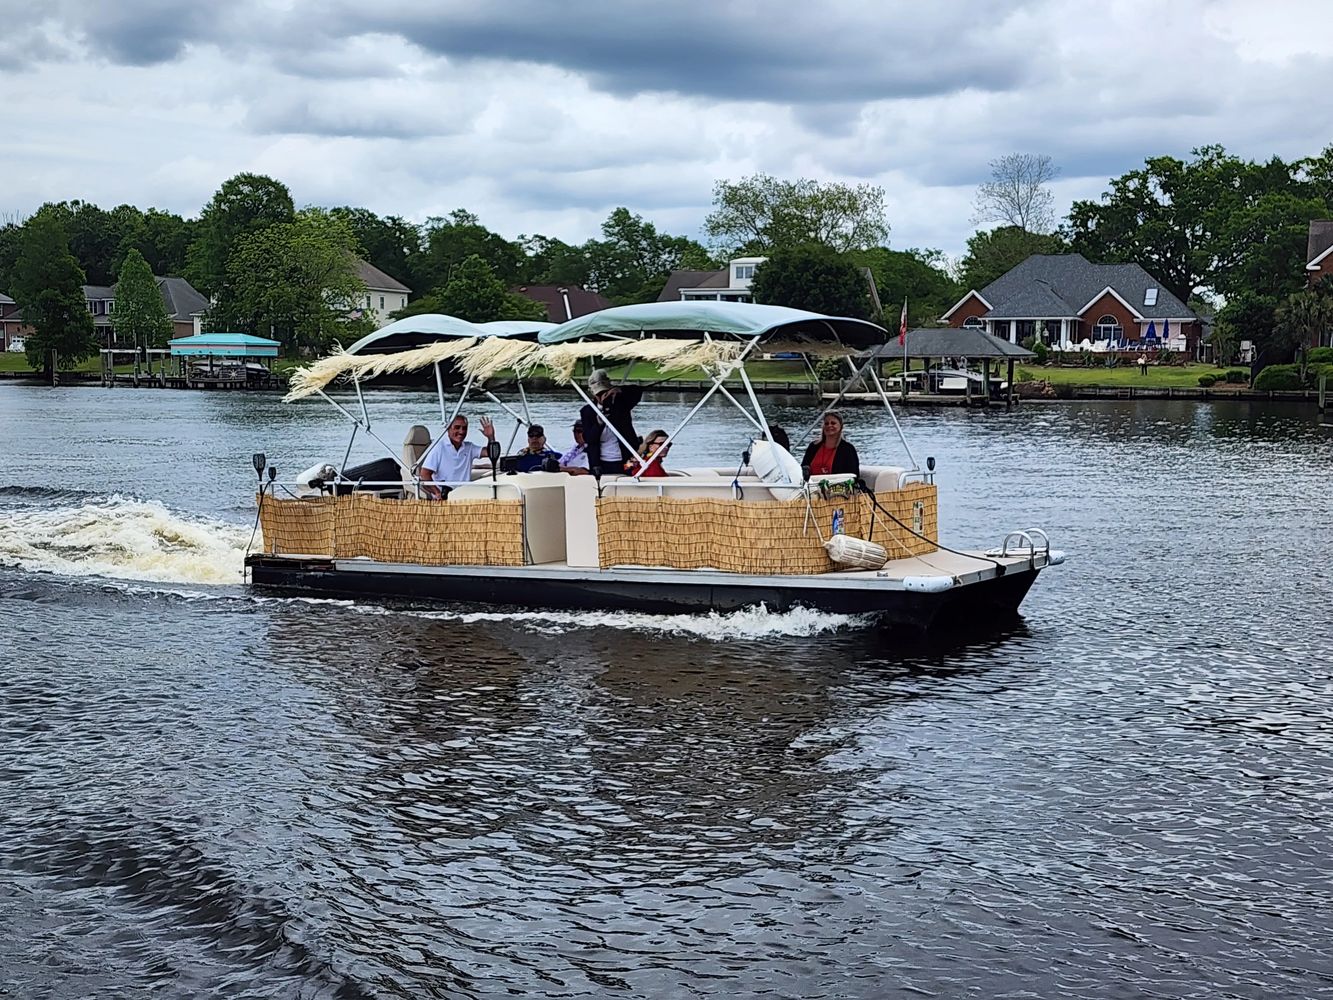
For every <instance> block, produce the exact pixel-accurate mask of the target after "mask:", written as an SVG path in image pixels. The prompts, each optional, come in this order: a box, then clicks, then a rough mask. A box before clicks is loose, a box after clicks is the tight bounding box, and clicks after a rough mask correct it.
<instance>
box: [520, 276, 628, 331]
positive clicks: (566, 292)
mask: <svg viewBox="0 0 1333 1000" xmlns="http://www.w3.org/2000/svg"><path fill="white" fill-rule="evenodd" d="M510 290H511V291H512V292H513V293H514V294H515V295H522V296H523V297H524V298H525V299H531V300H532V301H533V302H539V303H541V305H542V306H543V307H544V308H545V309H546V319H547V320H548V321H549V322H551V323H564V322H565V321H566V320H571V319H578V318H579V317H580V316H587V315H588V314H589V313H595V312H601V311H602V310H603V309H610V308H611V300H610V299H608V298H607V297H606V296H605V295H599V294H597V293H596V292H590V291H588V290H587V289H586V288H580V287H579V286H578V285H520V286H518V287H517V288H513V289H510Z"/></svg>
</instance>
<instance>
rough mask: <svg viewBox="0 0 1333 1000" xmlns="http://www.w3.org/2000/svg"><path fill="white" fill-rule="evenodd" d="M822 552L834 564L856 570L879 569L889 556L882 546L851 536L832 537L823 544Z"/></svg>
mask: <svg viewBox="0 0 1333 1000" xmlns="http://www.w3.org/2000/svg"><path fill="white" fill-rule="evenodd" d="M824 551H826V552H827V553H828V557H829V558H830V559H832V560H833V561H834V562H835V563H838V564H839V565H841V566H853V567H855V568H856V569H879V568H880V567H881V566H883V565H884V564H885V563H886V562H888V561H889V554H888V552H886V551H885V550H884V546H883V545H878V544H876V543H875V542H867V541H866V540H865V539H863V538H853V537H852V536H851V535H842V534H837V535H834V536H833V537H832V538H830V539H829V540H828V541H827V542H825V543H824Z"/></svg>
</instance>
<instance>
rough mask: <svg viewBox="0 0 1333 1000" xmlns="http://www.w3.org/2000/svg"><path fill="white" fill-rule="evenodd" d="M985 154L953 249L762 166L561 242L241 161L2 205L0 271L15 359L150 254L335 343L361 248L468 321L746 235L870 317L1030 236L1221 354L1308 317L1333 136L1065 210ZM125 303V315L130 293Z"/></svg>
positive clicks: (354, 316) (423, 304) (1175, 167)
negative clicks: (669, 222)
mask: <svg viewBox="0 0 1333 1000" xmlns="http://www.w3.org/2000/svg"><path fill="white" fill-rule="evenodd" d="M990 167H991V177H990V180H989V181H987V182H986V183H984V184H982V185H981V186H980V187H979V189H978V191H977V200H976V214H975V216H974V218H973V223H974V224H975V225H978V226H979V228H978V229H977V231H976V232H975V233H974V234H973V236H971V237H970V238H969V239H968V241H967V249H966V252H965V253H964V254H963V256H962V257H961V258H960V259H959V260H957V261H950V260H948V259H947V258H946V257H945V255H944V254H943V253H942V252H940V251H939V250H934V249H928V248H927V249H921V248H911V249H907V250H894V249H890V248H889V246H888V242H889V235H890V226H889V223H888V220H887V217H886V210H885V192H884V190H883V188H881V187H878V186H876V185H870V184H859V185H848V184H841V183H836V182H819V181H814V180H808V179H798V180H786V179H781V178H776V177H772V176H769V175H766V174H757V175H754V176H751V177H746V178H742V179H741V180H738V181H731V180H720V181H718V182H716V184H715V186H714V190H713V204H712V209H711V211H710V212H709V213H708V215H707V217H706V218H705V219H704V222H703V226H702V230H703V233H704V235H705V236H706V238H707V241H708V242H707V244H705V243H701V242H699V241H697V240H695V239H693V238H690V237H687V236H678V235H672V234H669V233H666V232H663V231H661V230H660V229H659V228H658V227H657V226H656V225H655V224H654V223H653V222H651V221H649V220H646V219H644V218H643V217H642V216H641V215H638V214H636V213H633V212H631V211H630V210H629V209H628V208H625V207H618V208H616V209H614V210H613V211H612V212H611V213H610V214H609V215H608V217H607V218H606V220H605V221H604V222H603V223H602V225H601V230H600V234H599V235H598V236H596V237H593V238H590V239H588V240H586V241H584V242H583V243H580V244H573V243H566V242H564V241H562V240H559V239H556V238H554V237H549V236H544V235H541V234H534V235H526V234H525V235H520V236H518V237H516V238H514V239H509V238H506V237H504V236H502V235H501V234H499V233H497V232H495V231H493V230H491V229H489V228H488V227H486V226H485V225H484V224H483V223H482V221H481V220H480V219H479V218H478V217H477V216H476V215H475V214H473V213H471V212H469V211H467V210H465V209H461V208H460V209H457V210H455V211H453V212H450V213H449V214H448V215H446V216H441V217H433V218H429V219H427V220H426V221H425V222H424V223H420V224H418V223H413V222H409V221H407V220H406V219H404V218H402V217H400V216H395V215H388V216H380V215H377V214H376V213H374V212H372V211H370V210H369V209H365V208H357V207H351V206H340V207H334V208H318V207H307V208H302V209H297V208H296V206H295V203H294V201H293V199H292V195H291V192H290V191H289V190H288V189H287V187H286V185H284V184H283V183H282V182H281V181H279V180H276V179H274V178H271V177H266V176H263V175H260V174H252V173H242V174H238V175H236V176H235V177H232V178H230V179H229V180H227V181H226V182H224V183H223V184H222V185H221V187H220V188H219V189H218V190H217V192H216V193H214V195H213V196H212V198H211V199H210V200H209V201H208V203H207V204H206V205H204V206H203V208H202V210H201V211H200V213H199V216H198V218H195V219H187V218H184V217H182V216H180V215H178V214H175V213H172V212H166V211H162V210H160V209H156V208H150V209H148V210H146V211H141V210H140V209H138V208H136V207H134V206H131V205H120V206H117V207H115V208H113V209H110V210H106V209H102V208H99V207H98V206H96V205H93V204H91V203H88V202H82V201H67V202H59V203H49V204H46V205H43V206H42V207H41V208H40V209H38V210H37V211H36V212H35V213H34V214H33V215H32V216H31V217H29V218H27V219H22V220H20V219H11V220H9V221H8V222H6V223H4V224H3V225H0V291H8V292H9V294H11V295H12V296H13V297H14V298H15V299H16V300H17V301H18V302H19V304H20V305H21V306H22V307H23V309H24V315H25V318H27V319H28V321H29V322H30V323H31V325H33V326H34V327H35V328H36V332H35V335H34V337H33V338H32V340H33V341H34V347H33V350H32V351H31V352H30V357H31V358H33V359H40V358H47V357H49V351H50V350H51V349H55V350H57V351H58V352H59V356H60V357H61V359H62V360H64V361H73V360H77V359H78V358H79V357H81V356H84V357H86V356H87V355H88V354H90V353H92V352H93V351H95V350H96V345H95V344H94V343H93V342H92V337H91V324H90V322H85V321H84V319H82V318H80V316H81V315H82V316H83V317H86V310H84V309H83V308H82V294H81V292H80V291H79V289H78V286H79V285H82V284H85V283H86V284H94V285H109V284H112V283H113V282H115V281H117V280H119V281H120V282H121V285H120V287H119V289H118V300H119V299H120V298H121V297H123V296H125V295H126V293H127V289H126V285H125V282H126V280H127V279H129V280H130V288H129V291H130V293H131V298H133V294H134V288H135V285H136V283H137V284H138V285H139V286H142V285H143V276H144V275H145V274H148V275H152V274H157V275H172V274H175V275H182V276H184V277H186V278H187V279H188V280H189V281H190V282H191V283H192V284H193V285H194V286H195V287H196V288H198V289H199V290H200V291H201V292H203V293H204V294H205V295H207V296H209V298H210V301H211V303H212V305H211V307H210V310H209V313H208V316H207V318H206V322H207V324H208V326H209V327H210V328H212V329H218V330H220V329H230V330H237V331H241V332H248V333H255V334H259V335H262V336H272V337H275V338H276V339H278V340H280V341H282V343H283V344H284V347H285V349H286V350H287V351H288V352H289V353H309V352H312V351H318V350H322V349H324V348H326V347H327V346H328V345H329V344H330V343H331V342H332V341H334V340H338V341H341V342H344V343H345V342H348V341H349V339H352V338H355V337H356V336H359V335H360V334H361V333H363V332H365V331H366V329H367V328H368V326H369V324H370V322H371V321H370V319H369V318H368V317H367V315H366V314H365V313H364V312H363V311H361V309H360V308H359V307H360V304H361V303H362V302H363V301H364V294H365V290H364V287H363V286H362V285H361V283H360V281H359V280H358V279H357V277H356V274H355V268H354V255H355V256H360V257H362V258H363V259H365V260H366V261H368V262H369V263H371V264H373V265H374V266H375V267H377V268H379V269H380V270H382V271H384V272H385V273H386V274H389V275H390V276H392V277H394V278H396V279H398V280H399V281H401V282H403V283H404V284H406V285H407V286H408V287H409V288H411V289H412V290H413V291H412V299H411V301H410V303H409V305H408V307H407V309H406V310H404V313H417V312H427V311H440V312H447V313H450V314H453V315H459V316H462V317H463V318H466V319H470V320H473V321H476V322H484V321H486V320H490V319H506V318H514V319H521V318H537V317H538V314H539V312H540V309H541V307H540V306H539V305H538V304H536V303H533V302H532V301H530V300H528V299H526V298H524V297H522V296H519V295H515V294H514V293H513V291H512V289H514V288H516V287H519V286H524V285H579V286H582V287H585V288H588V289H590V290H593V291H597V292H600V293H601V294H603V295H605V296H606V297H607V298H608V299H610V300H611V301H612V302H613V303H616V304H624V303H630V302H643V301H652V300H655V299H656V298H657V296H658V295H659V294H660V292H661V290H662V288H663V287H664V285H665V283H666V281H667V278H668V276H669V275H670V273H671V272H672V271H673V270H677V269H694V270H700V271H704V270H712V269H716V268H720V267H722V266H723V265H724V263H725V261H726V260H728V259H730V258H733V257H736V256H749V255H755V256H764V257H767V258H769V260H768V262H767V263H766V264H763V265H761V266H760V267H759V268H758V270H757V272H756V275H755V284H754V295H755V298H756V299H757V300H759V301H769V302H775V303H779V304H787V305H797V306H801V307H804V308H810V309H815V310H818V311H823V312H831V313H837V314H840V315H854V316H863V317H869V318H879V317H878V316H877V314H876V306H875V303H874V302H873V301H872V300H871V298H870V296H869V294H868V285H867V283H866V281H865V278H864V274H865V271H866V270H868V271H869V272H870V273H871V274H872V275H873V276H874V279H875V285H876V287H877V288H878V291H879V295H880V301H881V304H882V305H883V308H884V310H885V311H886V312H890V313H891V314H892V315H893V316H894V317H895V318H896V314H897V309H898V304H899V303H901V302H903V301H906V302H907V304H908V309H909V322H910V323H912V324H914V325H926V324H929V323H932V322H934V321H936V320H937V319H938V317H939V316H940V315H941V314H942V313H943V312H944V311H945V310H947V309H948V308H949V306H950V305H952V304H953V303H954V302H955V301H957V299H958V298H959V297H961V295H962V294H963V293H964V292H965V291H966V290H967V289H969V288H981V287H984V286H985V285H986V284H989V283H990V282H991V281H993V280H994V279H995V278H997V277H999V276H1000V275H1001V274H1003V273H1004V272H1005V271H1007V270H1009V269H1010V268H1011V267H1013V266H1014V265H1016V264H1018V263H1019V262H1021V261H1022V260H1023V259H1025V258H1026V257H1027V256H1028V255H1030V254H1032V253H1062V252H1071V251H1072V252H1078V253H1082V254H1083V255H1084V256H1086V257H1088V258H1089V259H1090V260H1092V261H1094V262H1102V263H1116V262H1137V263H1140V264H1142V265H1143V266H1144V267H1145V268H1146V269H1147V270H1148V271H1149V272H1151V273H1153V274H1154V275H1155V276H1156V277H1157V278H1158V279H1159V280H1161V281H1162V283H1163V284H1164V286H1165V287H1167V288H1168V289H1170V290H1171V291H1172V292H1173V293H1174V294H1175V295H1176V296H1177V297H1179V298H1180V299H1181V300H1182V301H1186V302H1190V303H1191V304H1192V305H1194V306H1195V307H1196V308H1197V309H1198V310H1200V311H1202V312H1204V313H1205V314H1211V313H1212V312H1213V311H1214V310H1215V311H1216V313H1217V321H1218V322H1217V333H1216V336H1217V340H1218V343H1219V345H1220V347H1221V348H1222V349H1223V350H1224V352H1225V350H1226V349H1227V345H1228V344H1234V342H1235V341H1237V340H1239V339H1242V338H1243V339H1250V340H1255V341H1257V342H1258V343H1259V344H1260V345H1261V347H1266V348H1269V349H1271V350H1274V351H1277V352H1279V353H1280V352H1282V351H1283V350H1286V351H1287V353H1288V354H1289V353H1290V351H1289V348H1290V347H1292V346H1294V344H1295V340H1296V334H1294V333H1293V332H1292V331H1293V328H1294V327H1293V323H1292V322H1290V321H1288V317H1289V316H1290V315H1291V314H1292V313H1293V312H1295V313H1299V314H1301V315H1302V316H1303V317H1304V319H1303V320H1302V322H1303V323H1304V326H1305V327H1306V328H1308V327H1309V326H1310V324H1311V323H1318V322H1322V320H1321V319H1320V316H1321V315H1322V314H1320V312H1319V308H1315V309H1314V314H1313V315H1314V318H1313V319H1311V318H1310V308H1307V306H1308V305H1309V303H1307V302H1305V300H1304V299H1301V298H1300V297H1301V296H1303V295H1307V294H1312V295H1321V294H1323V290H1320V291H1317V292H1315V293H1306V292H1305V291H1304V263H1305V259H1304V255H1305V241H1306V233H1307V228H1308V223H1309V221H1310V220H1311V219H1317V218H1323V217H1326V216H1327V215H1328V210H1329V206H1330V205H1333V146H1330V147H1329V148H1328V149H1326V150H1324V152H1323V153H1322V154H1319V155H1317V156H1312V157H1309V158H1306V159H1298V160H1293V161H1291V162H1284V161H1283V160H1281V159H1279V158H1277V157H1273V158H1271V159H1269V160H1266V161H1252V160H1245V159H1242V158H1240V157H1237V156H1234V155H1232V154H1229V153H1227V152H1226V150H1225V149H1223V148H1222V147H1221V146H1205V147H1201V148H1199V149H1196V150H1194V151H1193V152H1192V153H1191V155H1190V157H1189V158H1187V159H1179V158H1175V157H1169V156H1164V157H1151V158H1149V159H1147V160H1146V161H1145V162H1144V164H1143V166H1141V167H1139V168H1136V169H1134V170H1131V171H1128V172H1127V173H1125V174H1123V175H1121V176H1120V177H1116V178H1113V179H1111V180H1110V182H1109V187H1108V189H1107V190H1106V191H1105V192H1104V193H1103V194H1102V195H1101V197H1099V198H1097V199H1091V200H1081V201H1076V202H1074V203H1073V205H1072V207H1071V209H1070V211H1069V213H1068V214H1067V216H1065V217H1064V218H1063V219H1062V220H1058V221H1057V220H1056V219H1055V217H1054V212H1053V203H1054V198H1053V194H1052V192H1051V188H1050V186H1051V184H1052V182H1053V181H1054V180H1055V178H1056V177H1057V175H1058V168H1057V167H1056V166H1055V165H1054V164H1053V163H1052V161H1051V159H1050V157H1047V156H1043V155H1041V154H1024V153H1016V154H1011V155H1009V156H1006V157H1001V158H999V159H997V160H995V161H993V162H992V163H991V165H990ZM141 265H142V266H141ZM148 280H149V281H150V282H151V277H150V278H149V279H148ZM1293 296H1296V297H1297V300H1298V301H1296V302H1295V303H1294V302H1293V300H1292V297H1293ZM1331 297H1333V296H1331ZM140 298H141V299H145V302H146V297H144V296H142V295H141V296H140ZM76 300H77V302H76ZM129 304H130V302H129V301H128V300H127V303H126V305H127V306H128V305H129ZM76 305H77V307H78V308H76ZM890 306H892V308H890ZM135 308H136V309H138V310H139V311H140V312H144V311H147V312H149V313H151V312H152V310H151V307H150V306H149V305H147V304H143V305H142V306H135ZM1329 308H1330V309H1333V306H1330V307H1329ZM121 310H122V306H121V304H120V302H119V301H118V302H117V313H120V312H121ZM123 322H125V323H130V322H131V318H130V316H129V314H128V313H127V316H126V319H125V320H124V321H123ZM143 324H144V325H143V330H144V333H143V338H144V340H145V342H149V341H151V342H154V343H160V342H161V341H162V340H164V339H165V338H166V337H167V336H169V334H170V324H166V325H165V327H164V326H163V324H162V322H161V317H159V316H155V315H154V316H149V317H147V318H145V319H143ZM136 336H137V334H136Z"/></svg>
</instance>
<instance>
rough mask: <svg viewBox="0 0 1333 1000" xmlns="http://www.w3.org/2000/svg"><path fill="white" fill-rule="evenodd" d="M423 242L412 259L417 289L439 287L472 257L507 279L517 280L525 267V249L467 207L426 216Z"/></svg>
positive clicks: (500, 277) (506, 281)
mask: <svg viewBox="0 0 1333 1000" xmlns="http://www.w3.org/2000/svg"><path fill="white" fill-rule="evenodd" d="M423 240H424V246H423V248H422V250H421V253H419V254H417V255H416V256H415V257H414V258H413V260H412V280H411V281H410V282H409V284H411V285H412V287H413V288H416V289H436V288H441V287H443V286H444V285H447V284H448V283H449V279H450V278H451V277H452V274H453V270H454V268H455V267H457V266H458V265H459V264H461V263H462V262H463V261H465V260H467V259H468V258H469V257H473V256H475V257H480V258H481V259H482V260H484V261H485V262H486V263H487V264H488V265H489V266H490V269H491V271H492V272H493V273H494V274H495V276H496V277H498V278H499V280H500V281H501V282H504V283H507V284H508V283H516V282H517V281H518V280H519V276H520V274H521V273H522V270H523V260H524V258H523V250H522V248H521V247H520V246H519V245H518V244H516V243H512V242H510V241H509V240H507V239H505V238H504V237H503V236H501V235H500V234H499V233H496V232H492V231H491V230H489V229H487V228H486V227H485V226H483V225H482V224H481V220H480V219H478V218H477V216H475V215H473V214H472V213H471V212H468V211H466V210H464V209H461V208H458V209H454V211H452V212H450V213H449V215H448V217H446V218H431V219H427V220H426V226H425V229H424V231H423Z"/></svg>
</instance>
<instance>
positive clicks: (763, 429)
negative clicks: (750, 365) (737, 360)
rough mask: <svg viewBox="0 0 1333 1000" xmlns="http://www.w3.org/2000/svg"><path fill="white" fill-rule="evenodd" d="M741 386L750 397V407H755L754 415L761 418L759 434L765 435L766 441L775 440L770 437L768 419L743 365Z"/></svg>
mask: <svg viewBox="0 0 1333 1000" xmlns="http://www.w3.org/2000/svg"><path fill="white" fill-rule="evenodd" d="M741 384H742V385H744V386H745V391H746V393H747V394H748V395H749V397H750V405H751V406H753V407H754V415H755V416H756V417H758V418H759V423H758V425H757V426H758V427H759V433H760V434H761V435H763V438H764V440H765V441H772V440H773V439H772V438H771V437H769V435H768V418H767V417H765V416H764V410H763V408H762V407H761V406H760V405H759V398H758V397H757V396H756V395H755V394H754V386H752V385H751V384H750V376H749V374H747V373H746V371H745V366H744V365H741Z"/></svg>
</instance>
